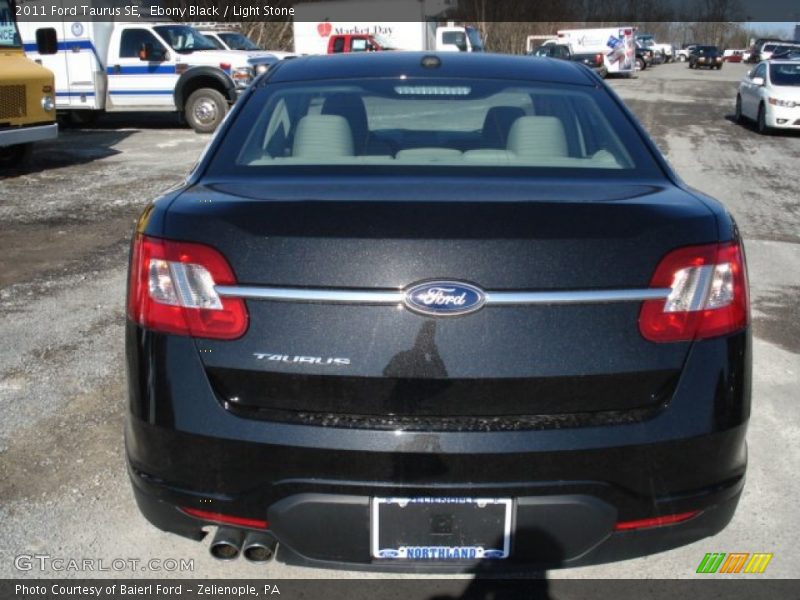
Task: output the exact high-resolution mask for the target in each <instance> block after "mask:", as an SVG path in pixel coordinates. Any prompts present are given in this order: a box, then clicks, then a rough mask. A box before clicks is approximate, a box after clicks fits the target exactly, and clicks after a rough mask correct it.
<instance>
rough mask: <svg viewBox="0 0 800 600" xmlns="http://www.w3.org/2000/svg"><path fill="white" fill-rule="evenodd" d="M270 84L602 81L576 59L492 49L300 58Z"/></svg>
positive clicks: (278, 70) (274, 73)
mask: <svg viewBox="0 0 800 600" xmlns="http://www.w3.org/2000/svg"><path fill="white" fill-rule="evenodd" d="M426 56H435V57H437V58H438V59H439V61H440V66H439V67H435V68H431V67H423V66H422V59H423V57H426ZM271 73H272V74H271V75H270V76H269V78H268V79H269V82H270V83H281V82H290V81H313V80H324V79H361V78H399V77H401V76H407V77H447V78H464V79H519V80H526V81H547V82H552V83H567V84H574V85H588V86H595V85H597V80H596V79H594V78H593V76H591V74H590V73H589V72H588V71H587V70H586V68H585V67H583V66H582V65H579V64H578V63H573V62H571V61H565V60H557V59H551V58H536V57H531V56H515V55H510V54H495V53H489V52H406V51H403V50H398V51H386V52H369V53H361V52H359V53H345V54H333V55H318V56H301V57H297V58H293V59H292V60H290V61H287V62H282V63H281V66H280V68H276V69H274V70H273V71H271Z"/></svg>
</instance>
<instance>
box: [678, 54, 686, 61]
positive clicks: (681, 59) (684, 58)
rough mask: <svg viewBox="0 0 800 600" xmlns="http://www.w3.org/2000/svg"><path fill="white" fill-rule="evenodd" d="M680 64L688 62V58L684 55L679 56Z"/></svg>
mask: <svg viewBox="0 0 800 600" xmlns="http://www.w3.org/2000/svg"><path fill="white" fill-rule="evenodd" d="M678 62H686V57H685V56H684V55H683V54H679V55H678Z"/></svg>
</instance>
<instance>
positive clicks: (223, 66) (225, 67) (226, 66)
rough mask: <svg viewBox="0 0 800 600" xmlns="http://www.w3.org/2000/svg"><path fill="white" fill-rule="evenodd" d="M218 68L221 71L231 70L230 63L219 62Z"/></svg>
mask: <svg viewBox="0 0 800 600" xmlns="http://www.w3.org/2000/svg"><path fill="white" fill-rule="evenodd" d="M219 68H220V69H222V70H223V71H230V70H231V63H219Z"/></svg>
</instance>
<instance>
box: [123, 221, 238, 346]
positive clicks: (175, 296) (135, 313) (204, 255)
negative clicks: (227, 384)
mask: <svg viewBox="0 0 800 600" xmlns="http://www.w3.org/2000/svg"><path fill="white" fill-rule="evenodd" d="M235 283H236V278H235V276H234V274H233V270H232V269H231V267H230V265H229V264H228V261H226V260H225V257H224V256H222V254H220V253H219V252H218V251H217V250H215V249H214V248H211V247H209V246H204V245H202V244H192V243H188V242H174V241H170V240H162V239H159V238H153V237H149V236H145V235H141V234H137V235H136V238H135V239H134V241H133V250H132V255H131V270H130V282H129V285H128V317H129V318H130V319H131V320H132V321H135V322H136V323H139V324H140V325H142V326H143V327H147V328H148V329H153V330H156V331H163V332H167V333H175V334H178V335H191V336H194V337H201V338H215V339H222V340H232V339H236V338H238V337H240V336H241V335H242V334H243V333H244V332H245V331H246V330H247V322H248V316H247V308H246V307H245V304H244V300H242V299H241V298H221V297H220V296H219V295H218V294H217V291H216V289H215V286H217V285H233V284H235Z"/></svg>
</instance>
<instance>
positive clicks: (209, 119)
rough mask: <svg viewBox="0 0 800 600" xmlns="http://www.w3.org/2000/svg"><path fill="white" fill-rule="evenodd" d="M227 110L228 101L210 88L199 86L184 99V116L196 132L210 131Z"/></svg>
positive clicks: (220, 121) (217, 125)
mask: <svg viewBox="0 0 800 600" xmlns="http://www.w3.org/2000/svg"><path fill="white" fill-rule="evenodd" d="M227 112H228V101H227V100H226V99H225V96H223V95H222V94H221V93H219V92H218V91H217V90H215V89H212V88H201V89H199V90H197V91H195V92H192V95H191V96H189V99H188V100H187V101H186V107H185V108H184V116H185V117H186V121H187V122H188V123H189V126H190V127H191V128H192V129H194V130H195V131H196V132H197V133H212V132H213V131H214V130H215V129H216V128H217V127H219V124H220V123H222V119H224V118H225V113H227Z"/></svg>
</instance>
